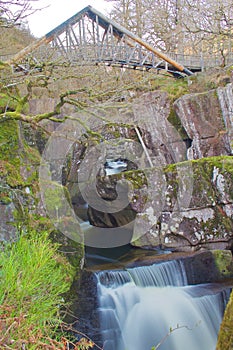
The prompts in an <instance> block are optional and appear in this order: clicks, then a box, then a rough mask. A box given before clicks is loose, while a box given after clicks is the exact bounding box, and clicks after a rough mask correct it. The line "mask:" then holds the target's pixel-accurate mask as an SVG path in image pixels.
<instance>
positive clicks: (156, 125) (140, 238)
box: [64, 84, 233, 250]
mask: <svg viewBox="0 0 233 350" xmlns="http://www.w3.org/2000/svg"><path fill="white" fill-rule="evenodd" d="M232 101H233V86H232V84H228V85H227V86H225V87H221V88H218V89H216V90H211V91H208V92H204V93H195V94H189V95H185V96H182V97H181V98H179V99H178V100H176V101H175V103H174V110H172V107H171V105H170V102H169V99H168V95H167V94H166V93H164V92H158V91H156V92H150V93H146V94H143V95H142V96H141V97H140V98H138V99H135V100H134V101H133V103H132V106H131V109H130V112H128V114H127V113H126V114H125V116H126V120H127V122H130V123H131V125H132V123H134V124H135V125H137V123H138V124H139V125H140V133H141V136H142V140H143V144H144V146H145V147H146V148H147V150H148V152H149V157H150V159H149V160H150V162H149V163H148V159H146V162H144V163H143V162H142V163H140V161H141V159H140V157H141V156H142V154H141V153H140V152H141V151H138V150H137V149H136V148H135V146H134V144H135V143H136V142H137V143H138V141H139V139H138V134H137V132H136V129H135V127H132V126H130V124H129V125H127V124H119V125H114V124H112V125H110V126H108V125H106V124H105V125H104V126H103V128H102V129H101V130H97V131H98V132H100V133H101V135H102V136H103V137H104V138H105V139H107V140H111V139H113V138H119V137H121V138H125V139H131V140H133V141H134V144H133V146H131V145H130V146H128V144H126V143H125V144H124V143H123V144H121V147H118V148H117V154H116V157H120V156H121V152H124V150H125V149H127V148H128V147H130V152H129V154H130V153H131V158H128V157H127V154H126V153H124V155H125V158H126V159H128V160H130V161H131V162H132V154H133V155H134V157H135V164H136V165H137V166H135V167H132V168H130V169H136V168H139V169H143V166H144V169H146V168H149V167H151V169H150V170H148V169H146V170H142V171H141V172H140V173H139V172H137V170H133V172H131V173H130V172H129V171H127V172H126V173H127V174H128V175H126V173H125V174H123V173H122V174H123V175H119V174H118V175H117V176H115V175H114V176H106V174H104V169H102V170H101V164H100V168H99V170H98V171H97V172H96V174H95V176H96V177H95V176H94V177H95V178H96V179H97V180H96V189H97V192H98V196H99V197H100V198H102V199H104V200H105V201H112V202H114V201H115V200H117V198H118V196H119V192H118V193H117V190H116V186H117V182H118V183H119V182H121V181H122V180H127V181H129V182H130V183H131V184H133V195H132V193H131V192H132V191H131V192H130V190H127V189H126V190H125V191H124V190H123V191H122V192H126V193H127V191H128V198H129V200H128V202H127V205H125V206H124V209H123V210H121V211H120V210H119V211H118V212H116V211H115V212H112V213H108V212H107V211H104V210H102V211H101V209H100V210H98V205H97V206H95V205H94V206H93V205H89V208H88V211H87V216H88V218H89V220H90V222H91V224H92V225H94V226H97V227H107V228H113V227H121V226H123V225H125V224H128V223H129V222H131V223H134V227H136V228H134V232H133V236H132V240H131V244H133V245H135V246H138V247H144V248H148V247H150V248H156V247H163V248H165V249H172V250H198V249H200V248H201V247H205V248H208V249H215V248H218V249H226V248H227V249H228V248H231V247H232V243H233V181H232V174H233V165H232V164H233V159H232V158H231V153H232V135H233V131H232V130H233V128H232V125H233V119H232V112H231V111H232V109H233V106H232V104H233V102H232ZM142 116H143V118H142ZM171 116H173V125H171V124H170V123H169V122H168V120H171V119H172V118H171ZM174 116H175V122H174ZM130 119H131V121H130ZM177 120H178V121H179V122H178V124H179V125H180V126H181V127H182V130H183V131H182V133H178V132H177V131H176V127H177ZM177 129H179V132H180V127H179V128H177ZM184 140H185V141H189V142H186V143H184V142H183V141H184ZM92 143H93V140H92ZM139 143H140V142H139ZM91 146H92V145H91ZM85 147H86V146H85ZM85 147H84V146H83V145H81V146H80V145H78V146H77V148H74V151H73V155H72V160H71V166H70V168H69V170H68V171H67V173H66V176H65V178H64V179H65V180H64V184H65V185H67V187H68V189H69V192H70V195H71V200H72V203H73V205H74V208H75V210H76V213H77V215H79V213H80V210H81V209H80V203H81V206H82V205H83V204H84V203H85V201H84V200H83V198H82V195H81V194H80V191H79V187H78V172H79V167H80V163H83V162H84V163H85V166H86V167H85V169H89V168H91V166H90V165H92V163H93V164H96V163H95V162H96V159H97V158H98V157H99V155H98V154H97V153H96V154H93V155H92V158H89V160H86V159H85V157H86V155H85V152H86V148H85ZM110 154H111V157H114V149H111V148H110V149H109V150H107V151H105V154H104V155H103V154H102V155H101V156H102V158H103V159H104V157H105V158H106V157H108V156H109V157H110ZM216 156H217V157H216ZM206 157H208V158H206ZM102 158H101V157H100V158H99V159H100V161H101V160H102V162H103V159H102ZM187 159H190V160H196V161H192V162H184V161H185V160H187ZM180 162H181V163H180ZM174 163H176V164H174ZM132 164H133V162H132ZM138 164H141V165H142V166H140V165H139V166H138ZM168 164H170V165H168ZM167 165H168V166H167ZM93 168H94V166H93ZM130 169H126V170H130ZM86 176H89V178H90V176H91V175H90V174H89V175H85V176H84V179H85V181H86ZM127 177H128V178H127ZM92 190H93V189H92ZM89 191H90V190H89ZM118 191H119V187H118ZM90 193H91V192H90ZM90 193H89V195H90Z"/></svg>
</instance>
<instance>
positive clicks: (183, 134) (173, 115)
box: [167, 108, 189, 140]
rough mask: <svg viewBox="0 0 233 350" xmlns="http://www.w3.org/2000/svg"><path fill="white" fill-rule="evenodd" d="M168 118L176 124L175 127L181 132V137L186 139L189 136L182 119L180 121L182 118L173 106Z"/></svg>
mask: <svg viewBox="0 0 233 350" xmlns="http://www.w3.org/2000/svg"><path fill="white" fill-rule="evenodd" d="M167 120H168V121H169V122H170V123H171V124H172V125H173V126H174V128H175V129H176V130H177V132H178V133H179V134H180V137H181V138H182V140H186V139H188V138H189V137H188V135H187V133H186V131H185V129H184V127H183V125H182V123H181V121H180V118H179V117H178V116H177V114H176V112H175V111H174V109H173V108H171V110H170V114H169V116H168V119H167Z"/></svg>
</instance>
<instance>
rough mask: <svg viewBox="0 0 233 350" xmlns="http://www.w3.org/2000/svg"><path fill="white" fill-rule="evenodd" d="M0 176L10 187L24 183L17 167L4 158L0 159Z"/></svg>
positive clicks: (23, 184)
mask: <svg viewBox="0 0 233 350" xmlns="http://www.w3.org/2000/svg"><path fill="white" fill-rule="evenodd" d="M0 178H2V179H3V178H4V179H5V182H6V184H7V185H9V186H10V187H11V188H14V187H19V186H25V185H26V184H25V181H24V180H23V178H22V176H21V175H20V172H19V170H18V169H17V167H15V166H14V165H12V164H11V163H9V162H7V161H5V160H0Z"/></svg>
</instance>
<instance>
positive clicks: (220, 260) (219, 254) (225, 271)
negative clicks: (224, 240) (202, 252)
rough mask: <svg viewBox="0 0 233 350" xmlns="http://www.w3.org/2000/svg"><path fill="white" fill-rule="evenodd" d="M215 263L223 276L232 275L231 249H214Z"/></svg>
mask: <svg viewBox="0 0 233 350" xmlns="http://www.w3.org/2000/svg"><path fill="white" fill-rule="evenodd" d="M212 254H213V256H214V261H215V265H216V267H217V269H218V271H219V273H220V275H221V276H222V277H231V276H232V273H233V264H232V254H231V251H230V250H213V251H212Z"/></svg>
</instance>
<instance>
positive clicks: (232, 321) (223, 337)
mask: <svg viewBox="0 0 233 350" xmlns="http://www.w3.org/2000/svg"><path fill="white" fill-rule="evenodd" d="M232 329H233V294H232V293H231V296H230V300H229V302H228V304H227V307H226V310H225V313H224V317H223V321H222V324H221V326H220V331H219V335H218V341H217V346H216V350H232V349H233V332H232Z"/></svg>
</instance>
